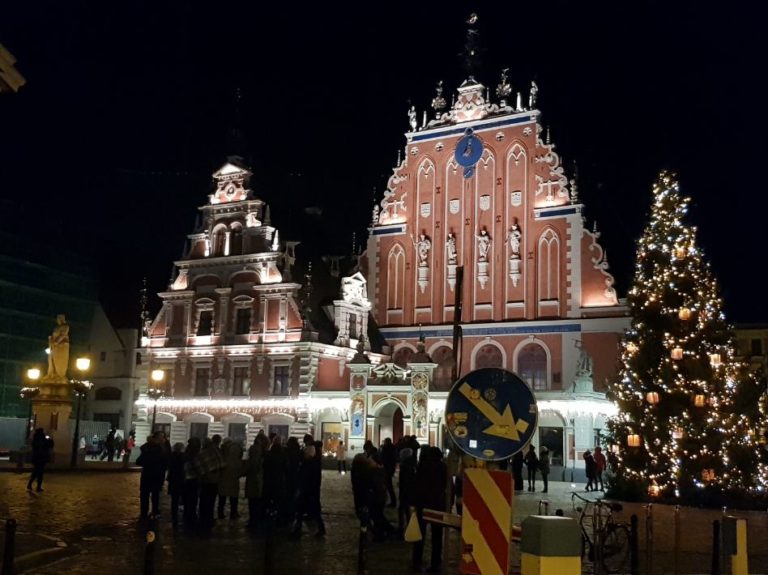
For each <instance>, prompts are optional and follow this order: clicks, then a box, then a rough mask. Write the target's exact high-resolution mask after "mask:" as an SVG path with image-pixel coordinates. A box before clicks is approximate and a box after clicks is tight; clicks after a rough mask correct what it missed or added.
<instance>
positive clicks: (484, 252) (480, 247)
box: [475, 229, 491, 262]
mask: <svg viewBox="0 0 768 575" xmlns="http://www.w3.org/2000/svg"><path fill="white" fill-rule="evenodd" d="M475 238H476V239H477V252H478V261H481V262H487V261H488V250H489V249H490V248H491V236H489V235H488V232H487V231H486V230H485V229H483V230H481V231H480V235H477V236H475Z"/></svg>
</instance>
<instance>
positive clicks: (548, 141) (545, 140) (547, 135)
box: [544, 126, 551, 145]
mask: <svg viewBox="0 0 768 575" xmlns="http://www.w3.org/2000/svg"><path fill="white" fill-rule="evenodd" d="M544 143H545V144H547V145H549V144H550V143H551V139H550V137H549V126H547V131H546V132H545V134H544Z"/></svg>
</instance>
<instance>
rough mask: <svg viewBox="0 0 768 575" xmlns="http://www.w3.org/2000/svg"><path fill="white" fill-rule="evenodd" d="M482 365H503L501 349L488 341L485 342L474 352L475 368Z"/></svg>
mask: <svg viewBox="0 0 768 575" xmlns="http://www.w3.org/2000/svg"><path fill="white" fill-rule="evenodd" d="M482 367H504V356H502V354H501V350H500V349H499V348H498V347H496V346H495V345H491V344H490V343H487V344H485V345H484V346H483V347H481V348H480V349H478V350H477V353H476V354H475V369H480V368H482Z"/></svg>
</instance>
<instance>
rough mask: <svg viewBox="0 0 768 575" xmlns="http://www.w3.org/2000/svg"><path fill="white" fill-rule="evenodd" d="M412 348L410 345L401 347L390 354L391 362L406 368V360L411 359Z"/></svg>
mask: <svg viewBox="0 0 768 575" xmlns="http://www.w3.org/2000/svg"><path fill="white" fill-rule="evenodd" d="M412 356H413V350H412V349H411V348H410V347H401V348H400V349H398V350H397V351H396V352H395V355H393V356H392V363H394V364H395V365H397V366H398V367H402V368H403V369H407V368H408V362H409V361H411V357H412Z"/></svg>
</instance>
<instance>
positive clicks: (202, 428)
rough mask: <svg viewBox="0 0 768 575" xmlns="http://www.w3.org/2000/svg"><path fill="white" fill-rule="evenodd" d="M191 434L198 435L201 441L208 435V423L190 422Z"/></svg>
mask: <svg viewBox="0 0 768 575" xmlns="http://www.w3.org/2000/svg"><path fill="white" fill-rule="evenodd" d="M189 436H190V437H197V438H198V439H199V440H200V441H202V440H203V439H205V438H206V437H208V424H207V423H198V422H193V423H190V424H189Z"/></svg>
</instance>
